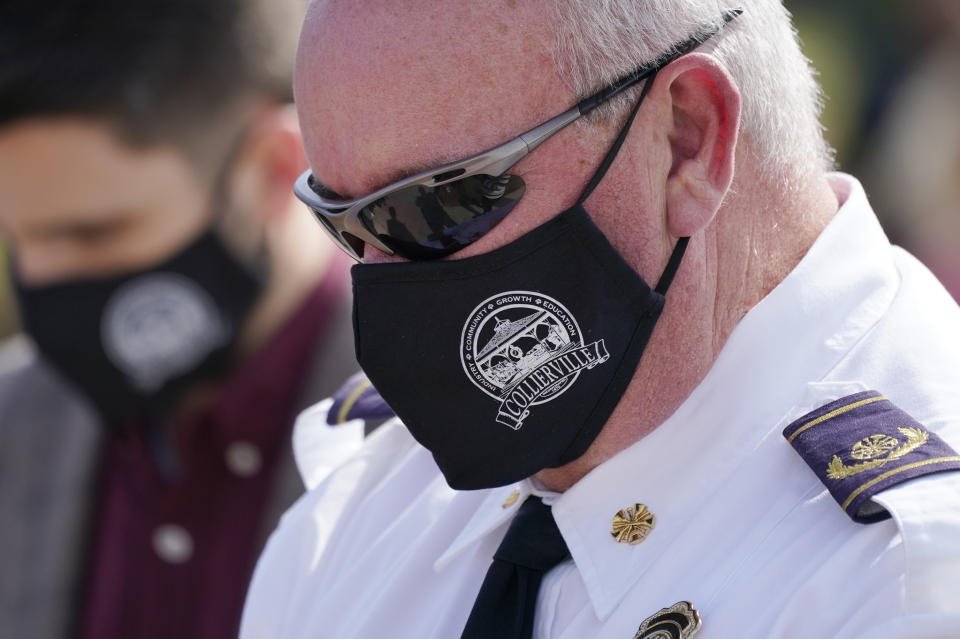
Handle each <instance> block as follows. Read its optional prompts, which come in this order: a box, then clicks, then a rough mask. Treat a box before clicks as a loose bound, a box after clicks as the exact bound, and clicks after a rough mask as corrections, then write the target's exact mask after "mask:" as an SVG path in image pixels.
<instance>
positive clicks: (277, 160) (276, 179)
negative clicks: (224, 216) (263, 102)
mask: <svg viewBox="0 0 960 639" xmlns="http://www.w3.org/2000/svg"><path fill="white" fill-rule="evenodd" d="M306 168H307V163H306V159H305V158H304V154H303V143H302V141H301V139H300V128H299V126H298V124H297V116H296V112H295V111H294V109H293V106H292V105H276V106H270V107H266V108H265V109H263V110H262V111H261V112H259V113H258V114H257V115H256V116H254V118H253V120H252V122H251V124H250V128H249V129H248V132H247V134H246V137H245V140H244V143H243V148H242V149H241V151H240V153H239V156H238V161H237V167H236V170H235V172H234V179H233V180H232V181H231V182H232V185H231V186H232V188H231V191H232V195H233V197H234V198H236V199H235V200H234V201H237V202H242V203H243V205H244V206H245V207H248V208H249V209H250V210H252V211H256V214H257V215H258V216H259V217H260V218H261V220H262V222H263V223H265V224H267V225H269V224H270V223H271V222H273V221H276V220H280V219H282V218H284V217H285V216H286V215H288V214H289V212H290V210H291V206H290V205H291V201H292V198H293V183H294V182H295V181H296V179H297V177H299V175H300V174H301V173H302V172H303V171H305V170H306Z"/></svg>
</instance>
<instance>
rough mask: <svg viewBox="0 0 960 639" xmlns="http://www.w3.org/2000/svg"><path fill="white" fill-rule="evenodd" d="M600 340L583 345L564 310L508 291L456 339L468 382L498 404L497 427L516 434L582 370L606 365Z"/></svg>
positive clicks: (548, 300)
mask: <svg viewBox="0 0 960 639" xmlns="http://www.w3.org/2000/svg"><path fill="white" fill-rule="evenodd" d="M609 357H610V356H609V354H608V353H607V350H606V346H605V345H604V342H603V340H602V339H601V340H598V341H596V342H594V343H592V344H589V345H585V344H584V342H583V334H582V333H581V332H580V326H579V325H578V324H577V320H576V319H575V318H574V317H573V315H572V314H571V313H570V311H568V310H567V308H566V307H565V306H564V305H563V304H561V303H560V302H558V301H557V300H555V299H553V298H552V297H548V296H546V295H543V294H541V293H533V292H531V291H508V292H505V293H500V294H498V295H494V296H493V297H490V298H488V299H486V300H484V301H483V302H482V303H481V304H480V305H478V306H477V307H476V308H475V309H474V310H473V312H472V313H471V314H470V317H469V318H468V319H467V322H466V324H464V326H463V333H462V335H461V338H460V362H461V363H462V364H463V370H464V372H466V374H467V377H469V378H470V381H472V382H473V383H474V385H476V386H477V388H479V389H480V390H482V391H483V392H484V393H486V394H487V395H489V396H490V397H493V398H494V399H497V400H499V401H500V402H501V406H500V411H499V413H498V415H497V421H498V422H500V423H502V424H505V425H507V426H509V427H510V428H513V429H514V430H517V429H519V428H520V427H521V426H522V425H523V420H524V419H525V418H526V417H527V416H528V415H529V414H530V411H529V408H530V407H531V406H535V405H537V404H543V403H544V402H549V401H551V400H553V399H556V398H557V397H558V396H560V395H561V394H562V393H563V392H564V391H566V390H567V389H568V388H570V387H571V386H572V385H573V384H574V383H575V382H576V381H577V378H578V377H579V376H580V373H581V372H582V371H583V370H587V369H591V368H593V367H594V366H596V365H597V364H602V363H603V362H605V361H607V359H609Z"/></svg>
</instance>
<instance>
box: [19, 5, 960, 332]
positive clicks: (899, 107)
mask: <svg viewBox="0 0 960 639" xmlns="http://www.w3.org/2000/svg"><path fill="white" fill-rule="evenodd" d="M786 4H787V6H788V8H789V9H790V10H791V11H792V12H793V14H794V17H795V22H796V25H797V28H798V30H799V32H800V36H801V39H802V42H803V47H804V51H805V52H806V54H807V56H808V57H809V58H810V59H811V60H812V61H813V63H814V66H815V67H816V68H817V69H818V70H819V71H820V81H821V83H822V85H823V88H824V93H825V95H826V103H825V109H824V117H823V123H824V125H825V127H826V134H827V138H828V140H829V141H830V143H831V144H832V145H833V146H834V148H835V149H836V150H837V164H838V167H839V168H840V169H841V170H843V171H846V172H849V173H853V174H854V175H856V176H857V177H859V178H860V179H861V181H862V182H863V183H864V186H865V187H866V190H867V194H868V196H869V197H870V199H871V201H872V203H873V206H874V208H875V210H876V211H877V214H878V215H879V216H880V218H881V221H882V222H883V225H884V227H885V229H886V231H887V234H888V235H889V236H890V237H891V239H892V240H893V241H894V242H895V243H896V244H899V245H901V246H904V247H905V248H907V249H908V250H909V251H910V252H912V253H913V254H914V255H916V256H917V257H919V258H920V259H921V260H922V261H923V262H924V263H925V264H927V266H928V267H930V269H931V270H933V271H934V273H936V275H937V276H938V277H939V278H940V280H941V281H942V282H943V283H944V285H945V286H946V287H947V289H948V290H950V292H951V293H952V294H953V296H954V297H955V298H957V299H960V255H958V253H960V0H915V1H914V2H904V1H902V0H846V1H845V2H836V1H835V0H787V2H786ZM6 271H7V261H6V259H0V336H5V335H7V334H9V333H11V332H13V331H14V330H16V326H17V320H16V311H15V307H14V304H13V303H12V302H11V299H10V291H9V287H8V285H7V277H6Z"/></svg>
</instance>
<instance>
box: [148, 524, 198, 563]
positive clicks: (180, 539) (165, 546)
mask: <svg viewBox="0 0 960 639" xmlns="http://www.w3.org/2000/svg"><path fill="white" fill-rule="evenodd" d="M153 551H154V552H155V553H157V556H158V557H160V559H163V560H164V561H166V562H167V563H171V564H182V563H186V562H188V561H190V557H192V556H193V537H191V536H190V533H188V532H187V529H186V528H184V527H183V526H178V525H177V524H163V525H162V526H157V529H156V530H154V531H153Z"/></svg>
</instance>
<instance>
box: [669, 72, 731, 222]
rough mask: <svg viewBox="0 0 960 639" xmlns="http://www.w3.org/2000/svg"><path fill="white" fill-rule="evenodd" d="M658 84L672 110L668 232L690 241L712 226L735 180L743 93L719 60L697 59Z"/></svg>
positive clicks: (670, 73)
mask: <svg viewBox="0 0 960 639" xmlns="http://www.w3.org/2000/svg"><path fill="white" fill-rule="evenodd" d="M656 81H657V83H659V85H660V86H659V88H658V91H659V92H661V93H662V94H663V95H664V97H666V98H667V99H668V100H669V104H670V105H671V107H672V118H671V124H670V130H669V134H668V139H669V141H670V148H671V152H672V159H671V166H670V171H669V174H668V176H667V184H666V205H667V230H668V231H669V232H670V234H671V235H673V236H674V237H688V236H690V235H693V234H694V233H696V232H697V231H700V230H701V229H703V228H704V227H706V226H707V225H708V224H709V223H710V221H711V220H712V219H713V216H714V215H715V214H716V212H717V210H718V209H719V208H720V204H721V203H722V202H723V198H724V196H725V195H726V193H727V191H728V190H729V188H730V184H731V182H732V180H733V171H734V152H735V150H736V145H737V133H738V130H739V125H740V92H739V90H738V89H737V86H736V84H735V83H734V81H733V78H732V77H731V76H730V74H729V72H728V71H727V70H726V69H725V68H724V67H723V66H722V65H721V64H720V63H719V62H718V61H717V60H716V59H714V58H712V57H710V56H709V55H705V54H699V53H693V54H690V55H686V56H684V57H682V58H680V59H678V60H677V61H676V62H673V63H671V64H670V65H668V66H667V67H666V68H664V69H663V70H662V71H661V72H660V73H659V74H658V76H657V80H656Z"/></svg>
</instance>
